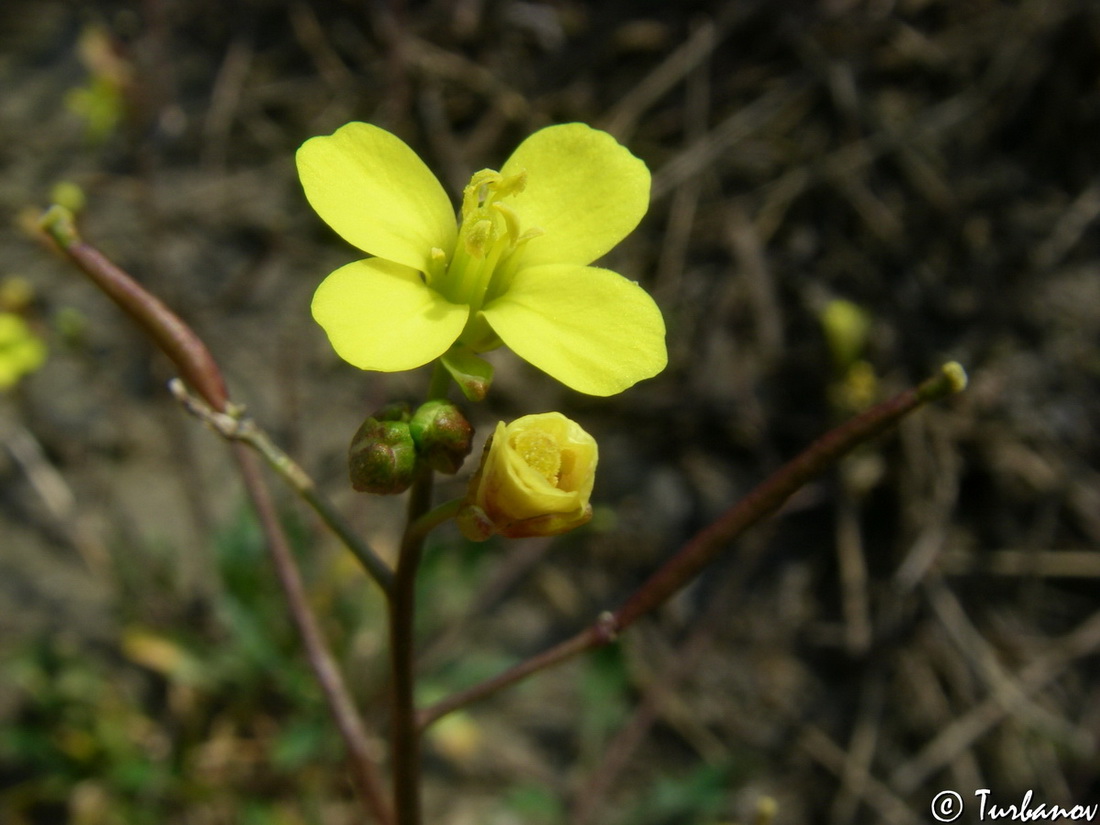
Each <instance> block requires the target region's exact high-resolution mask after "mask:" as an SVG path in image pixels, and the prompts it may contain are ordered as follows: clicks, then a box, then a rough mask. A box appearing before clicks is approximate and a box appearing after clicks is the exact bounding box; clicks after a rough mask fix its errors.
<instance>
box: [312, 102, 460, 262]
mask: <svg viewBox="0 0 1100 825" xmlns="http://www.w3.org/2000/svg"><path fill="white" fill-rule="evenodd" d="M295 159H296V160H297V163H298V177H299V178H300V179H301V181H302V188H303V189H304V190H305V193H306V198H307V199H308V200H309V203H310V205H311V206H312V207H313V209H314V211H315V212H317V214H318V215H320V216H321V220H323V221H324V222H325V223H327V224H328V225H329V226H331V227H332V228H333V229H334V230H336V232H337V234H339V235H340V237H342V238H343V239H344V240H346V241H347V242H348V243H350V244H352V245H354V246H357V247H359V248H360V249H362V250H363V251H364V252H367V253H369V254H371V255H377V256H378V257H380V258H384V259H386V260H388V261H396V262H397V263H400V264H405V265H406V266H411V267H413V268H414V269H418V270H420V271H421V272H426V271H427V269H428V263H429V260H430V255H431V250H432V247H436V248H438V249H442V250H443V251H444V252H445V253H447V254H448V255H449V254H450V252H451V250H452V248H453V247H454V242H455V235H456V224H455V212H454V207H453V206H452V205H451V201H450V198H448V197H447V193H446V192H445V191H444V189H443V186H442V185H441V184H440V183H439V181H438V180H436V177H435V175H433V174H432V172H431V170H430V169H428V167H427V166H425V165H424V161H422V160H421V159H420V158H419V157H418V156H417V154H416V152H414V151H413V150H412V149H410V148H409V147H408V146H407V145H406V144H405V143H404V142H403V141H402V140H401V139H400V138H398V137H396V136H394V135H391V134H390V133H389V132H387V131H386V130H385V129H379V128H378V127H377V126H372V125H371V124H369V123H348V124H346V125H344V126H341V127H340V128H339V129H337V130H336V131H335V132H333V133H332V134H331V135H326V136H322V137H315V138H310V139H309V140H307V141H306V142H305V143H303V144H302V145H301V147H299V149H298V153H297V155H296V156H295Z"/></svg>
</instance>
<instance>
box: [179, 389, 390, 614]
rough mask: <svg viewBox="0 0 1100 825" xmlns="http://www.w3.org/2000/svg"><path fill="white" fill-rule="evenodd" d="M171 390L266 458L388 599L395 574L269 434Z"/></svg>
mask: <svg viewBox="0 0 1100 825" xmlns="http://www.w3.org/2000/svg"><path fill="white" fill-rule="evenodd" d="M168 389H169V390H170V391H171V393H172V395H173V396H174V397H175V398H176V400H177V401H179V402H180V404H182V405H183V407H184V409H186V410H187V411H188V412H189V413H191V414H192V415H193V416H195V417H196V418H198V419H199V420H200V421H202V422H204V423H205V424H207V425H208V426H209V427H210V428H211V429H212V430H214V431H215V432H216V433H218V435H220V436H222V437H223V438H226V439H228V440H230V441H240V442H243V443H245V444H247V445H248V446H250V447H252V448H253V449H254V450H256V452H258V453H259V454H260V455H262V456H263V457H264V460H265V461H267V463H268V465H269V466H270V467H271V468H272V469H273V470H275V472H277V473H278V474H279V475H280V476H281V477H282V479H283V480H284V481H286V483H287V484H289V485H290V486H291V487H293V488H294V490H295V492H297V493H298V495H300V496H301V497H302V499H303V500H304V501H305V502H306V503H307V504H309V505H310V506H311V507H312V508H313V510H314V511H315V512H316V513H317V515H318V516H319V517H320V518H321V520H322V521H323V522H324V523H325V524H326V525H327V526H328V528H329V529H330V530H332V532H333V533H335V534H336V536H337V537H338V538H339V539H340V540H341V541H342V542H343V543H344V545H345V546H346V547H347V548H348V549H349V550H350V551H351V552H352V553H353V554H354V555H355V557H356V558H357V559H359V562H360V564H362V565H363V568H364V569H365V570H366V571H367V573H368V574H369V575H370V577H371V578H372V579H374V581H375V582H376V583H377V584H378V586H379V587H381V588H382V592H383V593H386V594H387V595H388V594H389V593H390V592H391V591H392V589H393V570H391V569H390V566H389V565H388V564H386V562H385V561H383V560H382V557H381V556H379V555H378V554H377V553H375V552H374V550H373V549H372V548H371V546H370V545H369V544H368V543H367V542H366V541H364V540H363V538H362V537H361V536H360V535H359V534H358V533H356V532H355V530H354V529H352V527H351V525H350V524H348V523H347V521H346V520H345V519H344V517H343V516H342V515H341V514H340V512H339V511H338V510H337V509H336V508H335V507H334V506H333V505H332V503H331V502H330V501H329V500H328V499H327V498H325V497H324V496H323V495H322V494H321V493H320V492H318V490H317V485H316V484H315V483H314V481H313V479H312V478H310V477H309V475H308V474H307V473H306V471H305V470H303V469H302V468H301V466H300V465H299V464H298V463H297V462H295V461H294V459H292V458H291V457H290V456H288V455H287V454H286V453H285V452H283V451H282V449H280V448H279V447H278V446H277V445H276V444H275V443H274V442H273V441H272V440H271V438H270V436H268V434H267V433H266V432H265V431H264V430H263V429H262V428H261V427H260V426H259V425H258V424H257V423H256V422H255V421H254V420H253V419H251V418H246V417H243V416H242V415H241V410H240V409H235V410H232V411H231V412H228V413H219V412H215V411H214V410H213V409H211V408H210V407H209V406H207V405H206V404H204V403H203V402H202V401H201V400H199V399H198V398H195V397H194V396H193V395H191V394H189V393H188V392H187V389H186V387H184V386H183V382H182V381H179V380H177V379H173V380H172V381H169V382H168Z"/></svg>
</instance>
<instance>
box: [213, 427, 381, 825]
mask: <svg viewBox="0 0 1100 825" xmlns="http://www.w3.org/2000/svg"><path fill="white" fill-rule="evenodd" d="M232 447H233V456H234V458H236V460H237V465H238V467H239V468H240V471H241V477H242V478H243V479H244V484H245V489H246V490H247V491H248V495H249V498H250V499H251V500H252V504H253V506H254V507H255V509H256V514H257V516H258V517H259V519H260V526H261V527H262V529H263V532H264V537H265V538H266V539H267V546H268V550H269V552H270V554H271V561H272V564H273V566H274V567H275V575H276V577H277V578H278V580H279V584H280V585H281V587H282V590H283V595H284V596H285V598H286V603H287V607H288V608H289V610H290V615H291V617H292V619H293V620H294V624H295V626H296V627H297V628H298V633H299V635H300V636H301V639H302V646H303V647H304V648H305V651H306V658H307V659H308V660H309V664H310V667H311V668H312V670H313V675H314V678H316V679H317V683H318V684H319V685H320V686H321V691H322V693H323V694H324V696H325V701H326V702H327V703H328V707H329V711H330V712H331V714H332V718H333V720H334V721H335V722H336V727H337V729H338V730H339V731H340V735H341V736H342V737H343V739H344V745H345V746H346V747H347V749H348V754H349V756H350V757H351V759H350V762H351V768H352V777H353V779H354V781H355V785H356V789H357V790H358V792H359V794H360V797H361V798H362V800H363V802H364V804H365V805H366V806H367V808H368V810H370V811H371V812H372V813H373V814H374V816H375V818H376V819H377V820H378V822H379V823H382V825H392V824H393V821H394V820H393V813H392V812H391V811H390V808H389V805H388V804H387V802H386V796H385V790H384V786H383V783H382V780H381V778H380V777H379V775H378V772H377V771H376V769H375V765H374V760H373V759H372V758H371V755H370V753H369V751H368V749H367V732H366V730H365V729H364V728H363V722H362V720H361V719H360V717H359V714H358V712H357V711H356V709H355V705H354V703H353V702H352V699H351V696H350V695H349V693H348V691H347V687H346V686H345V684H344V680H343V678H342V677H341V675H340V671H339V668H337V666H336V661H335V660H334V659H333V657H332V654H331V653H330V652H329V650H328V646H327V645H326V644H325V640H324V636H323V634H322V633H321V628H320V626H319V625H318V623H317V617H316V616H315V615H314V613H313V611H312V610H311V609H310V607H309V599H308V597H307V596H306V590H305V585H304V584H303V583H302V577H301V574H300V573H299V572H298V565H297V564H296V562H295V561H294V556H293V554H292V553H291V551H290V545H289V543H288V542H287V540H286V534H285V533H284V532H283V529H282V525H280V524H279V519H278V516H277V515H276V512H275V505H274V502H273V501H272V499H271V493H270V491H269V490H268V488H267V485H266V484H265V483H264V481H263V476H262V475H261V473H260V467H259V465H258V464H257V462H256V456H255V454H253V453H252V452H250V451H249V450H248V449H246V448H245V446H244V445H243V444H237V443H234V444H233V445H232Z"/></svg>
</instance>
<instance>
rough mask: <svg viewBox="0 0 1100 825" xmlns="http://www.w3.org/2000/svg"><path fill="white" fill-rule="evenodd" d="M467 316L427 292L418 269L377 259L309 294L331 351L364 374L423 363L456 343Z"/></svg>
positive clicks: (357, 265)
mask: <svg viewBox="0 0 1100 825" xmlns="http://www.w3.org/2000/svg"><path fill="white" fill-rule="evenodd" d="M469 314H470V310H469V307H466V306H462V305H460V304H452V303H451V302H450V301H448V300H447V299H446V298H444V297H443V296H442V295H440V294H439V293H438V292H435V291H434V290H432V289H429V288H428V286H427V285H426V284H425V283H424V282H423V281H422V280H421V278H420V275H419V273H417V272H416V270H414V269H410V268H409V267H406V266H401V265H400V264H394V263H390V262H389V261H383V260H381V259H379V258H369V259H367V260H365V261H355V262H354V263H350V264H347V265H346V266H342V267H340V268H339V269H337V270H336V271H335V272H333V273H332V274H331V275H329V276H328V277H327V278H325V280H324V281H322V282H321V285H320V286H319V287H317V291H316V292H315V293H314V295H313V318H314V320H315V321H317V323H318V324H320V325H321V326H322V327H324V330H325V332H326V333H327V334H328V339H329V341H330V342H331V343H332V348H333V349H334V350H336V354H337V355H339V356H340V357H341V358H343V359H344V360H345V361H347V362H348V363H349V364H353V365H354V366H356V367H359V369H363V370H379V371H381V372H397V371H399V370H411V369H414V368H415V367H419V366H421V365H423V364H427V363H428V362H429V361H431V360H432V359H433V358H437V357H439V356H440V355H442V354H443V353H444V352H446V350H447V348H448V347H449V346H450V345H451V344H453V343H454V342H455V339H456V338H458V334H459V333H460V332H462V327H463V326H464V325H465V324H466V318H467V317H468V316H469Z"/></svg>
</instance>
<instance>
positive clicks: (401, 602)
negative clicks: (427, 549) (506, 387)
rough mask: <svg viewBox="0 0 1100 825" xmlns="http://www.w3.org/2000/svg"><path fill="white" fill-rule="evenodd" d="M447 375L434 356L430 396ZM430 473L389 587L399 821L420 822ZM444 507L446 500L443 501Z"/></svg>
mask: <svg viewBox="0 0 1100 825" xmlns="http://www.w3.org/2000/svg"><path fill="white" fill-rule="evenodd" d="M448 385H449V375H448V373H447V372H446V370H445V369H444V368H443V365H442V364H441V363H439V362H436V364H435V368H434V370H433V372H432V378H431V383H430V384H429V387H428V400H429V401H430V400H433V399H436V398H443V397H444V396H445V395H446V393H447V388H448ZM432 481H433V473H432V471H431V470H430V469H427V468H425V469H424V470H422V471H421V473H420V474H419V475H418V476H417V478H416V480H415V481H413V484H412V487H411V488H410V490H409V502H408V513H407V520H406V522H405V533H404V535H403V536H402V538H401V554H400V556H399V557H398V560H397V569H396V570H395V571H394V579H393V589H392V591H391V592H390V599H389V610H390V614H389V615H390V672H391V676H390V678H391V680H392V692H393V695H392V698H391V702H392V705H391V708H392V709H391V717H390V720H391V729H390V744H391V748H392V762H393V765H392V770H393V799H394V810H395V812H396V815H397V825H420V821H421V812H420V725H419V723H418V721H417V715H416V695H415V690H416V638H415V620H416V574H417V571H418V570H419V568H420V559H421V556H422V555H423V552H424V539H425V537H426V536H427V534H428V531H429V530H430V529H431V527H433V526H435V523H436V520H435V519H434V518H433V517H432V516H431V515H429V512H430V511H431V508H432ZM445 507H446V505H445Z"/></svg>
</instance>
